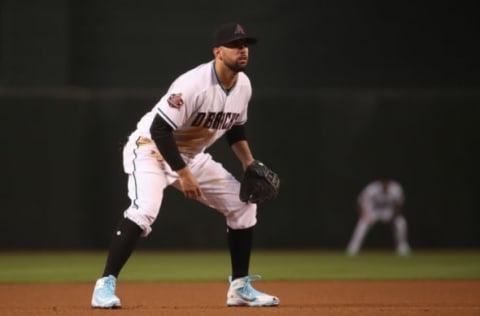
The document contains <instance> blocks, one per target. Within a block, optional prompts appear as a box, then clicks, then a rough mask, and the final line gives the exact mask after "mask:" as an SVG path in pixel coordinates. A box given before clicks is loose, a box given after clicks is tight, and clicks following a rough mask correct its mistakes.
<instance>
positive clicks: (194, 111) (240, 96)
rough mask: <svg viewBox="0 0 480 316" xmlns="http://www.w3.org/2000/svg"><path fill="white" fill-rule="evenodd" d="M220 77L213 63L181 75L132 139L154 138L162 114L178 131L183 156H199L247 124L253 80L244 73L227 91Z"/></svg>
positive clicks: (174, 134) (143, 121)
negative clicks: (153, 126)
mask: <svg viewBox="0 0 480 316" xmlns="http://www.w3.org/2000/svg"><path fill="white" fill-rule="evenodd" d="M216 76H217V75H216V72H215V70H214V63H213V61H212V62H208V63H204V64H201V65H199V66H198V67H196V68H194V69H192V70H190V71H187V72H186V73H184V74H183V75H181V76H179V77H178V78H177V79H176V80H175V81H174V82H173V83H172V84H171V85H170V88H169V89H168V92H167V93H166V94H165V95H164V96H163V97H162V98H161V99H160V101H159V102H158V103H157V104H156V105H155V106H154V107H153V109H152V110H151V111H150V112H148V113H147V114H145V116H144V117H143V118H142V119H141V120H140V122H139V123H138V125H137V130H136V131H135V132H134V133H133V134H132V137H133V138H138V137H139V136H141V137H144V138H149V139H151V135H150V126H151V124H152V121H153V119H154V117H155V115H157V114H158V115H160V116H161V117H162V118H163V119H164V120H165V121H166V122H167V123H168V124H169V125H170V126H171V127H172V128H173V129H174V131H173V136H174V139H175V141H176V143H177V146H178V149H179V151H180V153H181V154H183V155H186V156H195V155H196V154H198V153H201V152H203V151H204V150H205V149H206V148H208V147H209V146H210V145H212V144H213V143H214V142H215V141H216V140H217V139H218V138H219V137H221V136H222V135H223V134H224V133H225V132H226V131H227V130H228V129H230V128H231V127H232V126H233V125H235V124H239V125H241V124H244V123H245V122H246V120H247V108H248V102H249V101H250V98H251V95H252V87H251V83H250V80H249V79H248V77H247V76H246V75H245V74H244V73H243V72H240V73H238V78H237V81H236V83H235V86H234V87H232V89H230V91H226V90H224V89H223V88H222V86H221V85H219V84H218V79H217V77H216Z"/></svg>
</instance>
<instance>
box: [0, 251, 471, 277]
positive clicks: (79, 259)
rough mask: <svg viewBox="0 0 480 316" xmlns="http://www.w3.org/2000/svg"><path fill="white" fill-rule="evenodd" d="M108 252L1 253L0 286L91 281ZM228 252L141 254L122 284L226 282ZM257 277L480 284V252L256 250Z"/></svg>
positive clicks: (253, 266) (254, 266)
mask: <svg viewBox="0 0 480 316" xmlns="http://www.w3.org/2000/svg"><path fill="white" fill-rule="evenodd" d="M105 256H106V254H105V252H77V251H75V252H70V251H62V252H39V251H35V252H24V251H22V252H10V251H9V252H6V251H3V252H0V283H17V282H92V281H93V280H95V279H96V278H97V277H98V276H99V275H100V274H101V272H102V269H103V265H104V262H105ZM229 260H230V259H229V257H228V253H227V252H226V251H136V252H135V253H134V254H133V256H132V257H131V258H130V260H129V261H128V263H127V265H126V266H125V268H124V270H123V271H122V274H121V280H122V281H224V280H226V277H227V276H228V274H229V272H230V271H229V269H230V262H229ZM250 270H251V271H250V272H251V273H252V274H261V275H262V276H263V278H264V279H265V280H268V281H274V280H277V281H278V280H287V281H288V280H297V281H299V280H387V279H388V280H421V279H425V280H448V279H457V280H459V279H463V280H465V279H475V280H479V279H480V251H478V250H436V251H427V250H424V251H416V252H414V253H413V254H412V255H411V256H409V257H398V256H396V255H395V254H394V253H393V252H391V251H364V252H363V253H361V254H360V255H359V256H356V257H347V256H345V254H344V253H343V252H341V251H325V250H302V251H293V250H285V251H278V250H275V251H258V250H257V251H255V252H254V253H253V255H252V261H251V269H250Z"/></svg>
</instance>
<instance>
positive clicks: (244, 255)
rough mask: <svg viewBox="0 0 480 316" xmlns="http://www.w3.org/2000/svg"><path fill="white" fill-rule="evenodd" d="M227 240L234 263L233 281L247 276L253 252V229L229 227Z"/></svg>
mask: <svg viewBox="0 0 480 316" xmlns="http://www.w3.org/2000/svg"><path fill="white" fill-rule="evenodd" d="M227 240H228V248H229V250H230V260H231V263H232V279H233V280H235V279H237V278H241V277H244V276H247V275H248V269H249V266H250V253H251V251H252V240H253V227H250V228H247V229H231V228H230V227H227Z"/></svg>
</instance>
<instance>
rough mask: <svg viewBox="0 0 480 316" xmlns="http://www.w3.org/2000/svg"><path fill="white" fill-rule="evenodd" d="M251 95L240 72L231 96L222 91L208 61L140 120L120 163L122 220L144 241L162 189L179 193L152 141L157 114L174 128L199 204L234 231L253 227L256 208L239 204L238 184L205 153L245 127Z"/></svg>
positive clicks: (174, 176)
mask: <svg viewBox="0 0 480 316" xmlns="http://www.w3.org/2000/svg"><path fill="white" fill-rule="evenodd" d="M251 94H252V88H251V84H250V80H249V79H248V77H247V76H246V75H245V74H244V73H243V72H239V73H238V77H237V81H236V83H235V85H234V86H233V87H232V88H231V89H230V90H229V91H226V90H224V89H223V88H222V86H221V85H220V84H219V80H218V79H217V75H216V72H215V68H214V62H213V61H212V62H208V63H205V64H201V65H199V66H198V67H196V68H194V69H192V70H189V71H187V72H185V73H184V74H182V75H181V76H179V77H178V78H177V79H176V80H175V81H174V82H173V83H172V84H171V86H170V87H169V89H168V92H167V93H166V94H165V95H164V96H163V97H162V98H161V99H160V101H159V102H158V103H157V104H156V105H155V106H154V107H153V108H152V109H151V110H150V111H149V112H147V113H146V114H145V115H144V116H143V117H142V118H141V120H140V121H139V122H138V124H137V128H136V130H135V131H134V132H133V133H132V134H131V135H130V137H129V141H128V142H127V144H126V145H125V147H124V150H123V163H124V170H125V172H126V173H127V174H128V175H129V179H128V196H129V198H130V200H131V201H132V203H131V205H130V207H129V208H128V209H127V210H126V211H125V213H124V215H125V217H127V218H129V219H130V220H131V221H133V222H134V223H136V224H137V225H138V226H140V227H141V228H142V230H143V234H142V236H146V235H148V234H149V233H150V231H151V230H152V227H151V225H152V223H153V221H154V220H155V219H156V217H157V216H158V212H159V209H160V206H161V204H162V200H163V190H164V189H165V188H166V187H167V186H169V185H173V186H174V187H176V188H179V187H178V181H177V180H178V174H177V173H176V172H175V171H173V170H172V169H171V167H170V166H169V165H168V164H167V163H166V162H165V160H164V159H163V157H162V155H161V154H160V153H159V152H158V148H157V147H156V145H155V143H154V141H153V140H152V139H151V134H150V128H151V125H152V122H153V120H154V118H155V116H156V115H157V114H158V115H160V116H161V117H162V118H163V119H164V120H165V121H166V122H167V123H168V124H169V125H170V126H171V127H172V128H173V137H174V139H175V141H176V144H177V146H178V150H179V152H180V154H181V156H182V158H183V159H184V161H185V163H186V164H187V165H188V167H189V168H190V171H191V172H192V174H193V175H194V177H196V179H197V181H198V183H199V184H200V186H201V189H202V193H203V195H202V197H200V198H198V199H197V200H198V201H199V202H201V203H203V204H205V205H207V206H209V207H211V208H213V209H215V210H217V211H219V212H220V213H222V214H223V215H224V216H225V218H226V222H227V225H228V226H229V227H231V228H232V229H245V228H249V227H252V226H254V225H255V223H256V221H257V219H256V210H257V206H256V204H251V203H244V202H242V201H241V200H240V198H239V196H238V195H239V192H240V183H239V181H238V180H237V179H236V178H235V177H234V176H233V175H232V174H231V173H230V172H229V171H227V170H226V169H225V168H224V167H223V166H222V164H220V163H217V162H216V161H215V160H213V159H212V157H211V155H210V154H209V153H206V152H205V149H206V148H208V147H209V146H210V145H211V144H213V143H214V142H215V141H216V140H217V139H218V138H219V137H221V136H222V135H223V134H225V132H226V131H227V130H228V129H230V128H231V127H232V126H233V125H235V124H243V123H245V121H246V120H247V108H248V102H249V101H250V98H251Z"/></svg>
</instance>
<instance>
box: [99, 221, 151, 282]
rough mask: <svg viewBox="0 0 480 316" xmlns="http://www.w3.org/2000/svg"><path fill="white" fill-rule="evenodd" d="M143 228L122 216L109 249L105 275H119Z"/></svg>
mask: <svg viewBox="0 0 480 316" xmlns="http://www.w3.org/2000/svg"><path fill="white" fill-rule="evenodd" d="M141 232H142V229H141V228H140V227H139V226H138V225H137V224H135V223H134V222H132V221H131V220H129V219H127V218H122V219H121V220H120V223H118V226H117V228H116V229H115V232H114V233H113V236H112V240H111V242H110V247H109V249H108V257H107V263H106V264H105V270H104V271H103V276H108V275H113V276H114V277H116V278H117V277H118V275H119V274H120V270H121V269H122V268H123V266H124V265H125V263H126V262H127V260H128V258H129V257H130V255H131V254H132V252H133V249H134V248H135V245H136V243H137V240H138V238H139V237H140V233H141Z"/></svg>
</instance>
